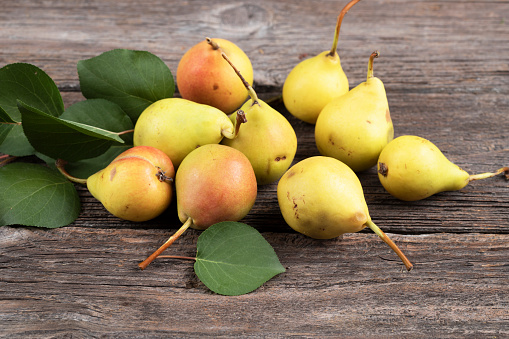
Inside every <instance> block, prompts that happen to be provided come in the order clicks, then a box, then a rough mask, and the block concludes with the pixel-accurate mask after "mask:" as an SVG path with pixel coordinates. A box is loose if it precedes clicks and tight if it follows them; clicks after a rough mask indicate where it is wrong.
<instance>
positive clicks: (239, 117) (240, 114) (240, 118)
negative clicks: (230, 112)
mask: <svg viewBox="0 0 509 339" xmlns="http://www.w3.org/2000/svg"><path fill="white" fill-rule="evenodd" d="M246 122H247V118H246V114H245V113H244V111H243V110H241V109H239V110H237V113H236V117H235V135H234V136H233V137H234V138H236V137H237V135H239V130H240V125H242V124H244V123H246Z"/></svg>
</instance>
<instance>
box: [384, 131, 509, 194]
mask: <svg viewBox="0 0 509 339" xmlns="http://www.w3.org/2000/svg"><path fill="white" fill-rule="evenodd" d="M504 172H505V173H506V177H507V176H508V175H509V167H504V168H501V169H499V170H498V171H496V172H494V173H481V174H475V175H470V174H468V173H467V172H466V171H464V170H463V169H461V168H460V167H459V166H458V165H456V164H454V163H452V162H451V161H449V159H447V158H446V156H445V155H444V154H443V153H442V152H441V151H440V149H439V148H438V147H437V146H435V145H434V144H433V143H432V142H431V141H429V140H427V139H424V138H421V137H418V136H415V135H403V136H400V137H398V138H396V139H394V140H393V141H391V142H390V143H389V144H388V145H387V146H385V148H384V149H383V151H382V152H381V153H380V157H379V159H378V178H379V179H380V182H381V183H382V185H383V187H384V188H385V189H386V190H387V192H389V193H390V194H391V195H392V196H394V197H396V198H398V199H400V200H404V201H416V200H421V199H425V198H427V197H429V196H431V195H433V194H436V193H439V192H444V191H456V190H460V189H462V188H463V187H465V186H466V185H468V183H470V182H471V181H474V180H479V179H485V178H490V177H493V176H495V175H498V174H500V173H504Z"/></svg>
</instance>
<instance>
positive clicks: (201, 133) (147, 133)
mask: <svg viewBox="0 0 509 339" xmlns="http://www.w3.org/2000/svg"><path fill="white" fill-rule="evenodd" d="M237 80H238V79H237ZM234 135H235V126H234V125H233V123H232V121H231V120H230V119H229V118H228V116H227V115H226V114H224V113H223V112H222V111H220V110H219V109H217V108H215V107H212V106H209V105H203V104H198V103H195V102H193V101H189V100H186V99H182V98H168V99H162V100H159V101H156V102H154V103H153V104H152V105H150V106H149V107H147V108H146V109H145V110H144V111H143V112H142V113H141V115H140V117H139V118H138V121H137V122H136V125H135V127H134V145H135V146H140V145H144V146H152V147H155V148H158V149H160V150H162V151H163V152H164V153H166V154H167V155H168V157H170V159H171V161H172V162H173V165H174V166H175V168H178V166H179V165H180V163H181V162H182V160H183V159H184V157H185V156H186V155H187V154H188V153H189V152H191V151H192V150H194V149H195V148H197V147H199V146H202V145H206V144H217V143H219V142H220V141H221V140H222V139H223V137H227V138H232V137H233V136H234Z"/></svg>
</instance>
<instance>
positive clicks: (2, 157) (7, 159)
mask: <svg viewBox="0 0 509 339" xmlns="http://www.w3.org/2000/svg"><path fill="white" fill-rule="evenodd" d="M17 158H18V157H16V156H10V155H9V154H4V155H0V160H1V161H0V167H2V166H4V165H7V164H8V163H10V162H12V161H14V160H16V159H17Z"/></svg>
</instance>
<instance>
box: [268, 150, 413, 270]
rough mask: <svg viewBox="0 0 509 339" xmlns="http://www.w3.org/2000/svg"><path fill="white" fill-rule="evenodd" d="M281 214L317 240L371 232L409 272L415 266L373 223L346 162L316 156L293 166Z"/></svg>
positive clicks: (281, 193) (283, 187) (280, 191)
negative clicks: (392, 251)
mask: <svg viewBox="0 0 509 339" xmlns="http://www.w3.org/2000/svg"><path fill="white" fill-rule="evenodd" d="M277 198H278V203H279V207H280V209H281V214H282V215H283V218H284V219H285V221H286V223H287V224H288V225H289V226H290V227H291V228H293V229H294V230H295V231H297V232H299V233H302V234H304V235H306V236H309V237H311V238H314V239H331V238H335V237H338V236H340V235H342V234H344V233H355V232H358V231H360V230H362V229H364V228H365V227H366V226H367V227H369V228H371V229H372V230H373V231H374V232H375V233H376V234H377V235H378V236H379V237H380V238H381V239H382V240H383V241H384V242H385V243H387V244H388V245H389V246H390V247H391V248H392V249H393V250H394V251H395V252H396V254H397V255H398V256H399V257H400V259H401V260H402V261H403V263H404V264H405V266H406V268H407V270H409V271H410V270H411V269H412V264H411V263H410V261H409V260H408V259H407V258H406V256H405V255H404V254H403V253H402V252H401V250H400V249H399V248H398V247H397V246H396V244H394V242H392V240H391V239H390V238H389V237H388V236H387V235H386V234H385V233H384V232H383V231H382V230H381V229H380V228H378V226H376V225H375V223H373V221H372V220H371V217H370V215H369V211H368V207H367V205H366V201H365V198H364V193H363V189H362V186H361V183H360V181H359V179H358V177H357V175H356V174H355V173H354V172H353V171H352V170H351V169H350V167H348V166H347V165H346V164H344V163H343V162H341V161H339V160H337V159H334V158H331V157H325V156H313V157H309V158H306V159H304V160H301V161H300V162H298V163H297V164H295V165H293V166H292V167H291V168H290V169H289V170H288V171H287V172H286V173H285V174H284V175H283V176H282V177H281V179H280V180H279V183H278V186H277Z"/></svg>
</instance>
